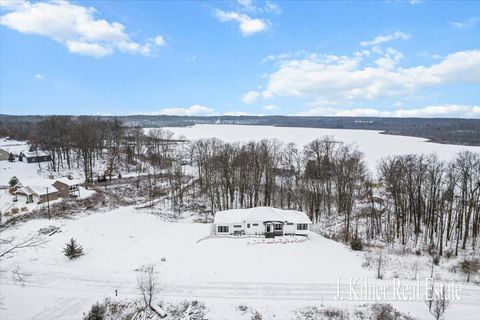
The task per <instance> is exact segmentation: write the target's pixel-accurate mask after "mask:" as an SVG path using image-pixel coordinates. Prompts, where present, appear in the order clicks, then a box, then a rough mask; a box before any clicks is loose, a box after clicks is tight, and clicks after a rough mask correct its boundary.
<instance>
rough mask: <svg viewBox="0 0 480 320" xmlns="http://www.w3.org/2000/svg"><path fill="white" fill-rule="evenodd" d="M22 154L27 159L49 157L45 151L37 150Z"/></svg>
mask: <svg viewBox="0 0 480 320" xmlns="http://www.w3.org/2000/svg"><path fill="white" fill-rule="evenodd" d="M23 154H24V155H25V156H26V157H27V158H32V157H45V156H49V155H50V154H49V153H48V152H46V151H43V150H37V151H32V152H30V151H24V152H23Z"/></svg>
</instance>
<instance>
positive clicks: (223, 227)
mask: <svg viewBox="0 0 480 320" xmlns="http://www.w3.org/2000/svg"><path fill="white" fill-rule="evenodd" d="M218 232H219V233H223V232H228V226H218Z"/></svg>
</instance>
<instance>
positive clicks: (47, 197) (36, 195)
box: [15, 186, 59, 203]
mask: <svg viewBox="0 0 480 320" xmlns="http://www.w3.org/2000/svg"><path fill="white" fill-rule="evenodd" d="M15 195H16V196H17V199H18V201H19V202H20V203H43V202H47V201H53V200H57V199H58V197H59V193H58V190H57V189H55V188H54V187H48V190H47V188H46V187H41V186H24V187H21V188H19V189H18V190H17V191H15Z"/></svg>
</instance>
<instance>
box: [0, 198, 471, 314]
mask: <svg viewBox="0 0 480 320" xmlns="http://www.w3.org/2000/svg"><path fill="white" fill-rule="evenodd" d="M52 224H53V225H55V226H58V227H60V228H61V232H59V233H55V234H53V235H52V236H48V235H47V236H43V237H44V239H45V240H46V241H47V242H46V243H45V244H43V245H42V246H41V247H35V248H25V249H20V250H18V251H17V252H15V253H14V254H11V255H9V256H8V257H6V258H4V259H3V260H1V261H0V263H1V272H0V284H1V293H0V295H1V298H2V299H1V301H2V305H1V308H0V318H1V319H80V318H81V316H82V314H83V313H84V312H86V311H87V310H88V309H89V307H90V306H91V304H93V303H94V302H96V301H101V300H103V298H106V297H112V298H114V291H115V290H118V293H119V296H118V298H116V299H125V298H138V297H139V293H138V290H137V288H136V278H137V276H138V273H139V272H138V270H139V268H140V267H141V266H142V265H145V264H151V263H153V264H155V265H156V266H157V268H158V270H159V273H160V283H161V285H160V288H161V291H160V294H159V296H160V298H162V299H166V300H172V301H175V300H181V299H198V300H201V301H203V302H205V303H206V305H207V307H208V308H209V315H208V319H236V318H239V319H240V318H241V317H240V313H238V311H237V310H236V307H237V306H238V305H240V304H246V305H249V306H252V307H254V308H256V309H257V310H259V311H260V312H261V313H263V314H264V315H265V318H266V319H270V318H272V317H273V315H275V316H276V318H277V319H291V318H292V312H293V310H295V309H297V308H300V307H302V306H306V305H320V304H322V303H324V304H329V305H330V304H331V305H335V306H340V307H341V306H346V305H348V303H347V304H346V303H345V302H339V301H335V296H336V281H337V279H338V278H341V279H342V281H348V279H349V278H352V277H354V278H355V277H357V278H368V279H370V280H371V281H373V282H375V281H376V280H375V279H374V277H375V272H373V271H369V270H367V269H364V268H362V267H361V263H362V256H361V255H360V254H357V253H355V252H353V251H351V250H350V249H348V248H346V247H345V246H343V245H342V244H339V243H337V242H334V241H331V240H328V239H325V238H323V237H321V236H319V235H316V234H313V233H312V234H311V235H310V238H308V239H307V240H305V239H304V238H295V237H285V238H277V241H274V240H270V239H268V241H267V240H266V239H263V238H242V239H241V238H237V239H231V238H209V237H208V236H209V234H210V230H211V227H212V226H211V225H210V224H198V223H190V222H175V223H171V222H166V221H165V219H164V218H163V217H162V216H160V215H155V214H152V213H149V212H147V211H141V210H137V209H134V208H132V207H123V208H119V209H116V210H114V211H112V212H109V213H97V214H91V215H84V216H77V217H76V218H73V219H65V220H53V221H48V220H44V219H35V220H30V221H27V222H25V223H22V224H20V225H18V226H14V227H12V228H10V229H7V230H6V231H3V232H2V238H8V237H16V238H17V239H22V238H24V237H27V236H28V235H31V234H35V233H37V232H38V230H39V229H40V228H42V227H46V226H49V225H52ZM72 237H73V238H75V239H76V240H78V242H79V243H80V244H81V245H82V246H83V248H84V253H85V255H84V256H81V257H79V258H78V259H74V260H68V259H67V258H66V257H65V256H64V255H63V253H62V248H63V247H64V245H65V243H66V242H67V241H68V240H69V239H70V238H72ZM278 239H279V240H280V241H278ZM287 240H288V241H287ZM162 258H165V259H166V261H162ZM17 268H19V269H18V270H20V271H21V272H22V273H24V274H25V284H24V285H23V286H22V285H20V284H19V283H17V282H16V281H14V280H13V278H12V271H14V270H17ZM385 281H386V280H385ZM342 290H343V289H342ZM463 296H464V298H463V300H462V301H460V302H453V303H452V305H451V307H450V308H449V310H448V314H452V315H453V314H454V315H455V317H453V318H455V319H476V315H478V313H479V312H480V289H479V288H478V287H477V286H473V285H470V286H464V288H463ZM114 299H115V298H114ZM359 303H361V302H358V304H359ZM351 304H353V303H351ZM393 305H394V306H395V307H397V308H399V309H400V310H402V311H404V312H410V313H411V314H412V315H414V316H417V317H419V318H421V319H429V318H430V317H431V316H430V315H429V314H428V311H427V308H426V306H425V304H424V302H423V301H420V302H418V301H417V302H394V303H393ZM453 318H452V319H453ZM447 319H449V317H447Z"/></svg>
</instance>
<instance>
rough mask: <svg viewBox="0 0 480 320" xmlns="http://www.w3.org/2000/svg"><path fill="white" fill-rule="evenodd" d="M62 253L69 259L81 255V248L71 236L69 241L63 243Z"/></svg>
mask: <svg viewBox="0 0 480 320" xmlns="http://www.w3.org/2000/svg"><path fill="white" fill-rule="evenodd" d="M63 253H64V254H65V256H67V257H69V258H70V259H74V258H77V257H80V256H81V255H83V248H82V246H81V245H79V244H78V243H77V241H76V240H75V239H73V238H72V239H70V242H68V243H67V244H66V245H65V248H63Z"/></svg>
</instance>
